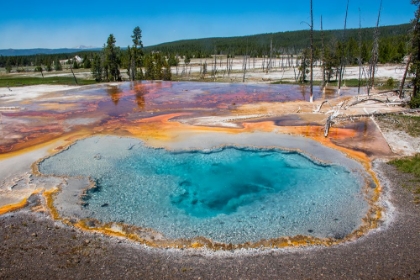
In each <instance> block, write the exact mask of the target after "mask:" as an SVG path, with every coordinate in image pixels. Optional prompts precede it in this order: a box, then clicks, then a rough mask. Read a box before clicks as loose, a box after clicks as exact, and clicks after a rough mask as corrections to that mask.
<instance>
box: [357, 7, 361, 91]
mask: <svg viewBox="0 0 420 280" xmlns="http://www.w3.org/2000/svg"><path fill="white" fill-rule="evenodd" d="M360 14H361V13H360V8H359V53H358V58H357V62H358V64H359V83H358V87H357V94H360V87H361V85H362V17H361V15H360Z"/></svg>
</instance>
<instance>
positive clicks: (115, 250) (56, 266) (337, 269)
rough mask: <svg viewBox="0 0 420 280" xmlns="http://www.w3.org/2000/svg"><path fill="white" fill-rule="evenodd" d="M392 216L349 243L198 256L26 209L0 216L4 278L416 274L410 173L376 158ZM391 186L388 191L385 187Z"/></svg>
mask: <svg viewBox="0 0 420 280" xmlns="http://www.w3.org/2000/svg"><path fill="white" fill-rule="evenodd" d="M375 169H376V170H379V171H380V173H381V175H380V177H381V181H384V180H386V181H388V182H389V184H386V183H385V184H384V185H386V186H387V187H386V188H385V194H386V195H388V194H389V195H390V201H391V203H392V205H393V206H394V207H395V210H394V211H393V213H394V214H393V217H392V219H389V222H388V223H385V224H384V225H383V226H381V227H380V228H379V229H378V230H374V231H372V232H371V233H369V234H368V235H366V236H364V237H362V238H360V239H358V240H357V241H355V242H349V243H346V244H342V245H338V246H333V247H329V248H326V247H313V248H311V249H292V250H289V249H288V250H265V251H263V252H262V253H256V252H255V253H254V252H252V253H250V254H245V255H243V254H240V252H239V253H230V252H224V253H223V254H212V253H210V254H202V253H200V251H193V250H188V251H181V250H164V249H150V248H147V247H145V246H142V245H138V244H135V243H132V242H128V241H125V240H121V239H117V238H112V237H106V236H103V235H100V234H92V233H84V232H80V231H77V230H74V229H72V228H69V227H66V226H63V225H61V224H60V223H59V222H54V221H52V220H51V219H50V218H49V217H48V216H46V215H44V214H39V213H31V212H28V210H27V209H23V210H20V211H18V212H15V213H9V214H6V215H3V216H1V217H0V225H1V227H2V229H3V230H2V231H0V240H2V241H1V249H2V250H0V259H1V260H2V261H1V262H0V277H1V278H2V279H17V278H19V279H22V278H31V279H45V278H50V277H60V278H63V279H67V278H73V279H74V278H85V279H86V278H101V279H115V278H121V277H123V278H125V279H136V278H137V279H138V278H139V277H140V278H143V277H144V278H147V279H152V278H153V279H155V278H156V279H165V278H171V279H181V278H182V279H215V278H227V279H229V278H232V279H238V278H243V279H266V278H282V279H307V278H311V279H338V278H341V279H384V278H386V279H391V278H402V279H418V278H419V277H420V264H419V263H418V259H420V239H419V238H418V234H419V232H420V221H419V214H420V209H419V207H418V206H415V204H414V203H412V195H411V194H410V193H409V192H408V191H406V190H405V189H403V188H401V184H402V183H404V181H408V180H409V179H410V178H409V176H407V175H404V174H401V173H399V172H398V171H396V170H395V168H394V167H392V166H389V165H387V164H385V163H375ZM388 187H389V188H390V189H389V190H388V189H387V188H388Z"/></svg>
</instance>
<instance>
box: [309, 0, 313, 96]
mask: <svg viewBox="0 0 420 280" xmlns="http://www.w3.org/2000/svg"><path fill="white" fill-rule="evenodd" d="M310 83H311V86H310V88H311V91H310V93H309V102H311V103H312V102H314V13H313V9H312V0H311V82H310Z"/></svg>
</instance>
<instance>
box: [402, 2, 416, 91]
mask: <svg viewBox="0 0 420 280" xmlns="http://www.w3.org/2000/svg"><path fill="white" fill-rule="evenodd" d="M419 20H420V7H419V9H418V10H417V12H416V18H415V23H414V31H413V33H414V34H413V37H412V38H411V42H410V48H414V47H415V46H414V42H415V40H414V36H416V34H417V33H418V32H419ZM412 56H413V52H412V51H410V53H409V55H408V59H407V64H406V66H405V71H404V75H403V77H402V80H401V85H400V89H399V97H400V98H402V97H403V90H404V84H405V79H406V78H407V72H408V69H409V68H410V63H411V59H412Z"/></svg>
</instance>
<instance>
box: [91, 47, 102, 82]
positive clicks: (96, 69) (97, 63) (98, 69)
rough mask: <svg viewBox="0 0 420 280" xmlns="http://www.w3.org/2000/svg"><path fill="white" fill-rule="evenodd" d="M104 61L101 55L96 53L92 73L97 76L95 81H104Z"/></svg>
mask: <svg viewBox="0 0 420 280" xmlns="http://www.w3.org/2000/svg"><path fill="white" fill-rule="evenodd" d="M102 70H103V68H102V62H101V58H100V56H99V55H98V54H97V53H95V55H94V56H93V61H92V75H93V77H94V78H95V81H97V82H100V81H102Z"/></svg>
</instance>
